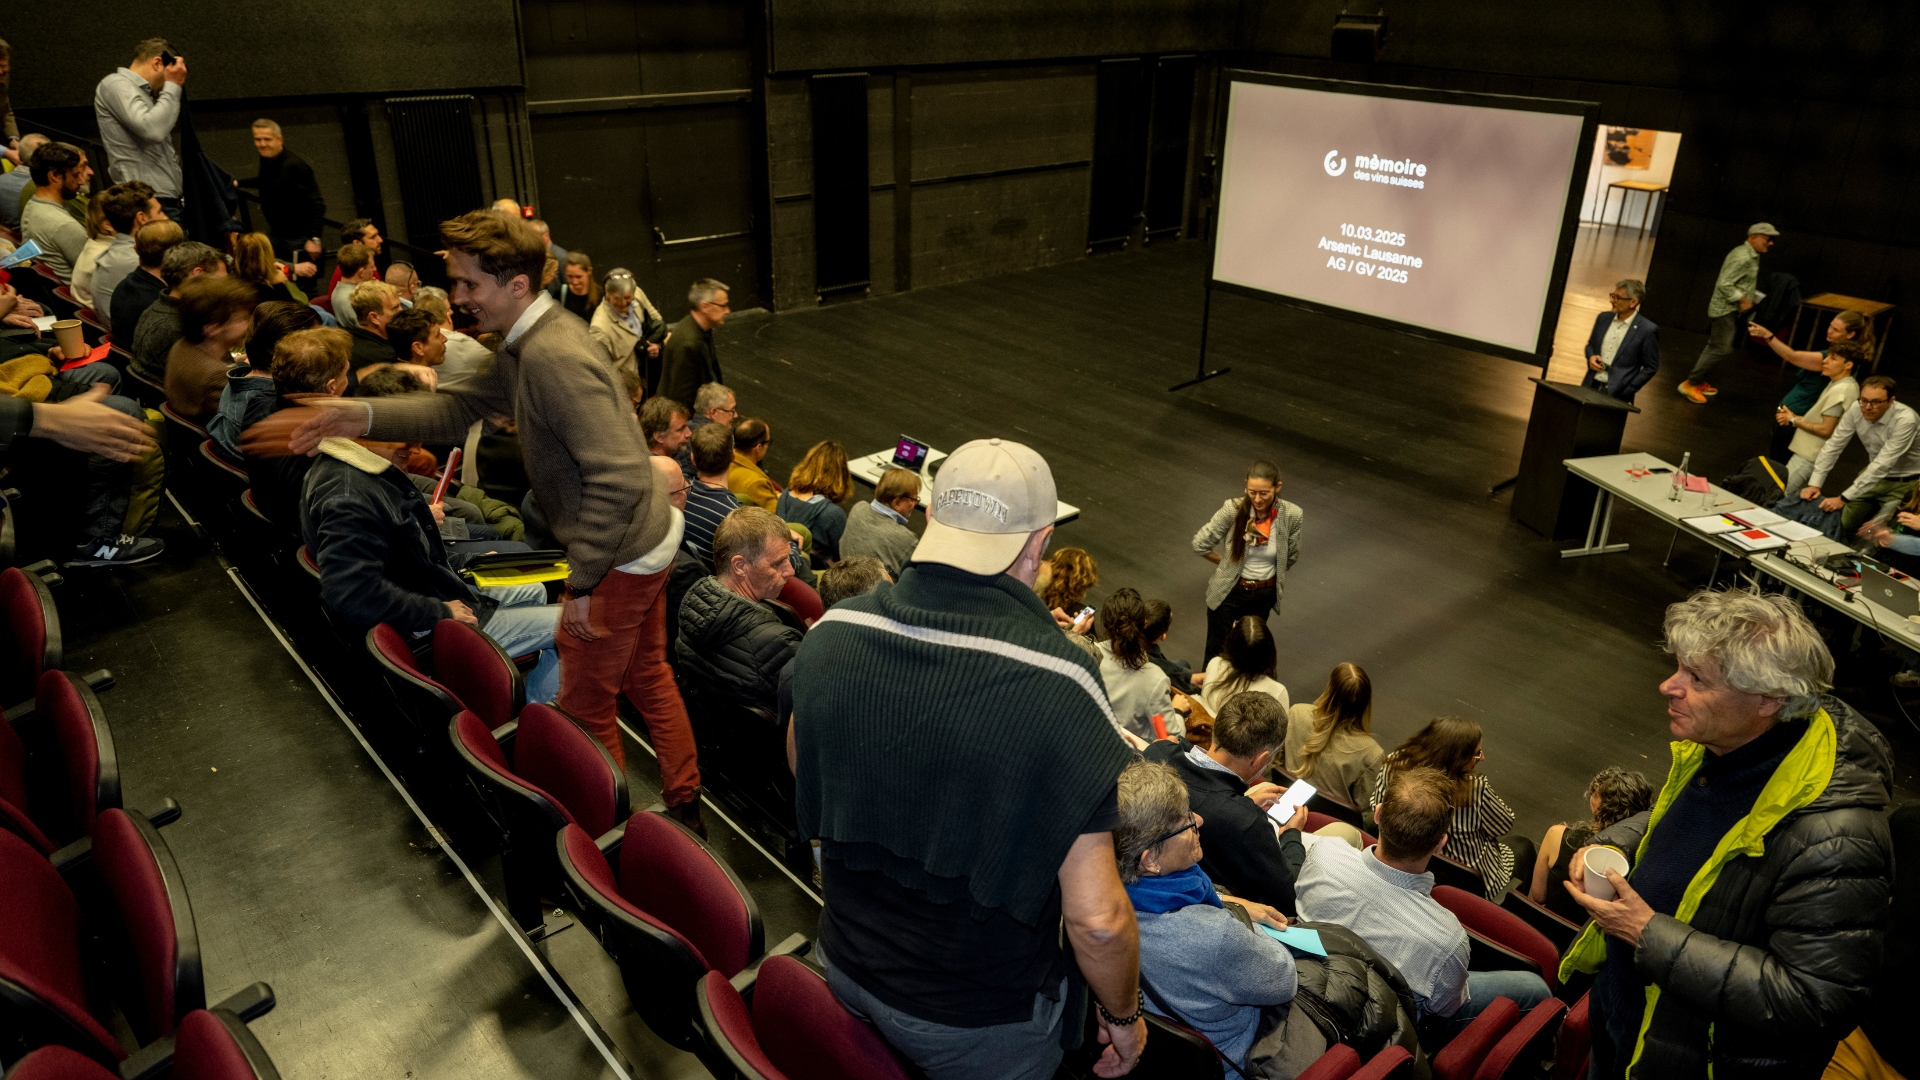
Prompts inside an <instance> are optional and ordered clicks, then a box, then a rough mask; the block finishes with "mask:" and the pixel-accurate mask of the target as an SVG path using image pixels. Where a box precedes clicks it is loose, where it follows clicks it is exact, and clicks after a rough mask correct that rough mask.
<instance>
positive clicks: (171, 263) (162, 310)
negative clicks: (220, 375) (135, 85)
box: [127, 225, 227, 386]
mask: <svg viewBox="0 0 1920 1080" xmlns="http://www.w3.org/2000/svg"><path fill="white" fill-rule="evenodd" d="M147 227H148V228H150V229H151V228H155V226H152V225H149V226H147ZM226 273H227V260H226V257H225V256H224V255H221V254H220V253H219V252H218V251H215V250H214V249H213V248H211V247H208V246H207V245H205V244H202V243H200V242H199V241H197V240H182V241H181V242H180V243H178V244H175V245H173V247H171V248H169V249H168V251H167V253H166V256H165V257H164V258H162V259H161V262H160V280H161V282H162V283H163V284H165V285H166V287H167V291H166V292H165V293H163V294H162V295H160V296H158V297H155V298H154V300H153V302H152V303H151V304H148V305H147V310H146V311H144V312H141V314H140V322H139V325H138V326H136V327H135V328H134V331H133V339H132V347H131V348H130V349H129V350H128V351H129V352H131V353H132V354H133V359H132V360H129V361H128V362H127V372H128V373H129V374H131V375H133V376H134V377H135V378H137V379H140V380H141V381H143V382H146V383H149V384H151V385H153V386H164V385H165V383H166V381H167V355H168V353H170V352H172V351H173V347H174V346H175V345H176V344H178V343H179V341H180V287H181V286H182V285H185V284H186V283H187V281H188V280H190V279H192V278H196V277H202V276H207V277H225V276H226Z"/></svg>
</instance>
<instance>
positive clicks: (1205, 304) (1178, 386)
mask: <svg viewBox="0 0 1920 1080" xmlns="http://www.w3.org/2000/svg"><path fill="white" fill-rule="evenodd" d="M1212 311H1213V278H1212V277H1211V276H1209V277H1208V278H1207V291H1206V299H1204V300H1202V301H1201V302H1200V362H1199V366H1198V367H1197V368H1196V369H1195V371H1194V376H1193V378H1191V379H1188V380H1187V381H1186V382H1183V383H1175V384H1173V385H1172V386H1169V387H1167V393H1169V394H1171V393H1173V392H1174V391H1175V390H1185V389H1186V388H1187V387H1189V386H1197V385H1199V384H1200V383H1203V382H1206V381H1207V380H1208V379H1211V378H1215V377H1216V376H1220V375H1225V374H1226V373H1227V372H1229V371H1232V370H1233V369H1232V368H1224V367H1223V368H1215V369H1214V370H1212V371H1208V370H1207V316H1208V315H1209V314H1211V313H1212Z"/></svg>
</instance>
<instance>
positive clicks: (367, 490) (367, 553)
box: [295, 330, 560, 702]
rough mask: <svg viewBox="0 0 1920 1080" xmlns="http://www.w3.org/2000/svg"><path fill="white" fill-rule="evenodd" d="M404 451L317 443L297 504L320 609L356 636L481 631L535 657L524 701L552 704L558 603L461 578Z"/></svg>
mask: <svg viewBox="0 0 1920 1080" xmlns="http://www.w3.org/2000/svg"><path fill="white" fill-rule="evenodd" d="M303 333H309V334H311V333H325V331H312V330H309V331H303ZM295 336H296V337H297V336H298V335H295ZM404 451H405V446H404V444H401V443H379V442H371V441H367V440H358V441H356V440H352V439H342V438H329V439H327V440H325V441H324V442H323V443H322V444H321V447H320V453H319V456H317V457H315V458H314V459H313V467H312V469H310V470H309V471H308V473H307V477H306V482H305V487H304V489H303V491H302V495H301V507H300V518H301V536H302V538H303V539H304V540H305V541H306V545H307V550H308V552H309V553H310V554H311V555H312V556H313V561H314V562H315V563H316V564H317V565H318V566H319V567H320V600H321V603H323V604H325V605H326V608H327V611H328V612H329V613H330V614H331V615H332V616H333V617H334V618H335V619H336V620H338V621H339V622H340V623H341V624H342V625H343V626H345V627H348V628H350V629H353V630H358V631H364V630H366V629H368V628H370V627H372V626H374V625H375V624H378V623H386V624H388V625H390V626H392V627H393V628H394V629H396V630H398V631H400V632H401V633H403V634H407V635H410V636H412V637H415V638H419V637H424V636H426V635H427V634H429V633H431V632H432V630H433V628H434V626H435V624H437V623H438V622H439V621H440V620H442V619H453V620H456V621H458V622H463V623H466V624H467V625H468V626H472V627H475V628H477V629H479V630H481V631H483V632H484V633H486V635H487V636H488V637H491V638H492V639H493V640H494V641H495V642H496V643H497V644H499V646H500V647H501V649H503V650H504V651H505V652H506V653H507V655H509V656H519V655H522V654H526V653H533V652H538V653H539V654H540V659H539V662H538V663H537V664H535V665H534V669H533V671H532V672H531V673H530V674H529V675H528V677H527V700H528V701H529V702H547V701H551V700H553V698H554V696H555V695H556V694H557V693H558V692H559V689H560V660H559V655H558V653H557V652H555V650H554V643H553V635H554V632H555V630H556V628H557V627H558V626H559V623H560V605H558V604H549V603H547V590H546V586H544V585H541V584H538V583H535V584H529V585H501V586H490V587H488V588H484V589H476V588H475V587H474V586H472V585H470V584H468V583H467V582H466V581H465V579H463V578H461V577H460V575H459V574H457V573H456V572H455V571H454V568H453V566H452V564H451V563H450V562H449V560H448V555H447V549H446V546H445V544H444V543H442V541H441V539H440V530H439V522H438V521H437V520H436V519H435V516H434V513H433V510H432V508H431V507H429V506H428V505H427V500H426V498H425V497H423V496H422V495H421V493H420V490H419V489H418V488H416V487H415V486H414V484H413V481H411V480H409V479H408V478H407V476H406V474H405V473H404V472H402V471H401V470H400V469H399V468H397V467H396V465H395V462H394V457H395V456H396V455H399V454H402V453H404Z"/></svg>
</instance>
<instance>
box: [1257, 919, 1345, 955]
mask: <svg viewBox="0 0 1920 1080" xmlns="http://www.w3.org/2000/svg"><path fill="white" fill-rule="evenodd" d="M1254 925H1255V926H1258V927H1259V928H1260V929H1262V930H1264V931H1266V934H1267V936H1268V937H1270V938H1272V939H1274V940H1275V941H1278V942H1279V943H1280V944H1282V945H1285V946H1287V947H1288V948H1290V949H1297V950H1299V951H1300V952H1303V953H1310V954H1312V955H1314V956H1325V955H1327V947H1326V946H1325V945H1322V944H1320V931H1318V930H1309V929H1307V928H1306V927H1304V926H1289V927H1287V928H1286V929H1285V930H1275V929H1274V928H1273V927H1271V926H1268V925H1267V924H1266V923H1254Z"/></svg>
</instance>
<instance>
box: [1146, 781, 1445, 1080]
mask: <svg viewBox="0 0 1920 1080" xmlns="http://www.w3.org/2000/svg"><path fill="white" fill-rule="evenodd" d="M1119 807H1120V820H1119V822H1118V824H1116V825H1115V826H1114V830H1113V846H1114V855H1115V859H1116V860H1117V862H1118V865H1119V871H1120V880H1121V882H1122V883H1123V884H1124V885H1125V887H1126V890H1127V897H1128V899H1129V901H1130V902H1131V903H1132V906H1133V915H1134V920H1135V922H1136V923H1137V925H1138V926H1139V933H1140V980H1141V985H1142V989H1143V990H1144V991H1145V993H1146V995H1147V1007H1148V1008H1149V1009H1151V1010H1152V1011H1154V1012H1155V1013H1158V1014H1161V1015H1171V1017H1172V1018H1173V1019H1175V1020H1177V1021H1179V1022H1180V1023H1182V1024H1185V1025H1186V1026H1188V1027H1191V1028H1193V1029H1194V1030H1196V1031H1198V1032H1200V1033H1201V1034H1202V1035H1205V1036H1206V1037H1207V1040H1208V1041H1209V1042H1211V1043H1212V1044H1213V1047H1214V1049H1215V1050H1216V1051H1218V1052H1219V1053H1220V1055H1221V1056H1222V1057H1224V1058H1225V1059H1226V1060H1227V1061H1228V1062H1229V1063H1230V1067H1231V1069H1233V1070H1234V1072H1232V1073H1230V1075H1238V1076H1245V1077H1248V1078H1258V1080H1292V1078H1293V1077H1296V1076H1299V1075H1300V1074H1301V1073H1302V1072H1304V1071H1305V1069H1306V1068H1307V1066H1309V1065H1310V1064H1312V1063H1313V1062H1314V1061H1316V1060H1318V1059H1319V1058H1320V1056H1321V1055H1322V1054H1323V1053H1324V1052H1325V1051H1326V1050H1327V1048H1328V1047H1329V1046H1330V1045H1331V1044H1332V1043H1334V1042H1336V1041H1344V1042H1346V1043H1348V1044H1349V1045H1352V1046H1357V1047H1361V1048H1363V1049H1362V1051H1361V1052H1362V1053H1365V1054H1368V1055H1371V1054H1373V1053H1376V1052H1377V1051H1378V1049H1379V1047H1381V1046H1382V1045H1383V1044H1386V1043H1398V1044H1400V1045H1403V1046H1407V1048H1408V1049H1409V1050H1412V1049H1414V1048H1415V1047H1416V1046H1417V1043H1416V1042H1415V1035H1414V1023H1413V1018H1412V1017H1409V1016H1407V1015H1406V1013H1405V1011H1404V1010H1403V1009H1401V1008H1400V1004H1399V1000H1398V998H1397V996H1396V993H1395V989H1394V988H1393V986H1392V984H1391V982H1390V981H1389V980H1388V978H1387V977H1386V976H1387V974H1388V972H1389V971H1390V969H1386V968H1385V965H1384V963H1383V962H1382V961H1381V960H1380V959H1379V958H1378V957H1377V956H1374V955H1372V954H1371V950H1370V949H1368V948H1367V947H1366V946H1365V945H1364V944H1363V943H1361V942H1359V941H1357V940H1355V939H1353V938H1352V937H1350V936H1349V935H1347V934H1345V933H1342V932H1340V931H1338V930H1337V929H1334V928H1331V927H1329V928H1323V929H1321V931H1320V941H1321V945H1322V947H1323V948H1325V949H1326V950H1327V955H1326V956H1325V957H1323V958H1314V957H1310V956H1304V955H1303V956H1300V957H1297V958H1296V957H1295V956H1294V955H1293V953H1292V952H1291V951H1289V950H1288V948H1287V947H1286V946H1284V945H1282V944H1280V942H1279V941H1277V940H1275V939H1274V938H1273V937H1272V936H1270V935H1269V934H1268V933H1267V932H1266V931H1265V930H1264V929H1262V928H1266V927H1271V928H1273V929H1275V930H1284V929H1286V928H1287V927H1288V926H1289V925H1290V922H1289V920H1288V919H1287V917H1286V916H1285V915H1283V914H1281V913H1280V912H1278V911H1275V910H1274V909H1273V908H1271V907H1269V906H1267V905H1265V904H1260V903H1255V902H1254V901H1251V900H1247V899H1244V898H1242V897H1238V896H1234V895H1232V894H1231V893H1230V892H1225V893H1223V892H1222V891H1220V890H1219V889H1217V888H1216V886H1215V885H1214V883H1213V882H1212V881H1210V880H1208V878H1207V875H1206V874H1205V873H1203V872H1202V870H1201V868H1200V867H1199V865H1198V863H1199V861H1200V859H1201V858H1203V857H1204V851H1205V848H1204V840H1203V838H1202V834H1201V830H1202V828H1203V827H1204V824H1205V822H1204V819H1203V816H1202V815H1200V814H1197V813H1195V812H1193V811H1192V810H1191V809H1190V808H1189V805H1188V795H1187V789H1186V786H1185V785H1184V784H1183V783H1182V782H1181V779H1180V775H1179V773H1178V772H1176V771H1175V770H1173V769H1172V768H1169V767H1168V766H1166V765H1161V764H1156V763H1153V762H1147V761H1137V762H1134V763H1133V764H1131V765H1129V766H1127V768H1126V769H1125V770H1124V771H1123V772H1121V774H1120V783H1119ZM1336 843H1337V842H1336ZM1369 969H1371V971H1370V970H1369ZM1373 972H1379V973H1380V974H1381V976H1382V977H1381V978H1379V979H1375V978H1371V977H1370V976H1371V974H1372V973H1373ZM1300 991H1305V992H1308V993H1309V994H1310V995H1311V996H1312V998H1313V1001H1314V1003H1315V1006H1316V1007H1315V1008H1312V1009H1292V1008H1289V1007H1287V1006H1288V1003H1289V1002H1291V1001H1292V1000H1293V998H1294V996H1295V995H1296V993H1298V992H1300ZM1322 1025H1325V1026H1324V1027H1323V1026H1322Z"/></svg>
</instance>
